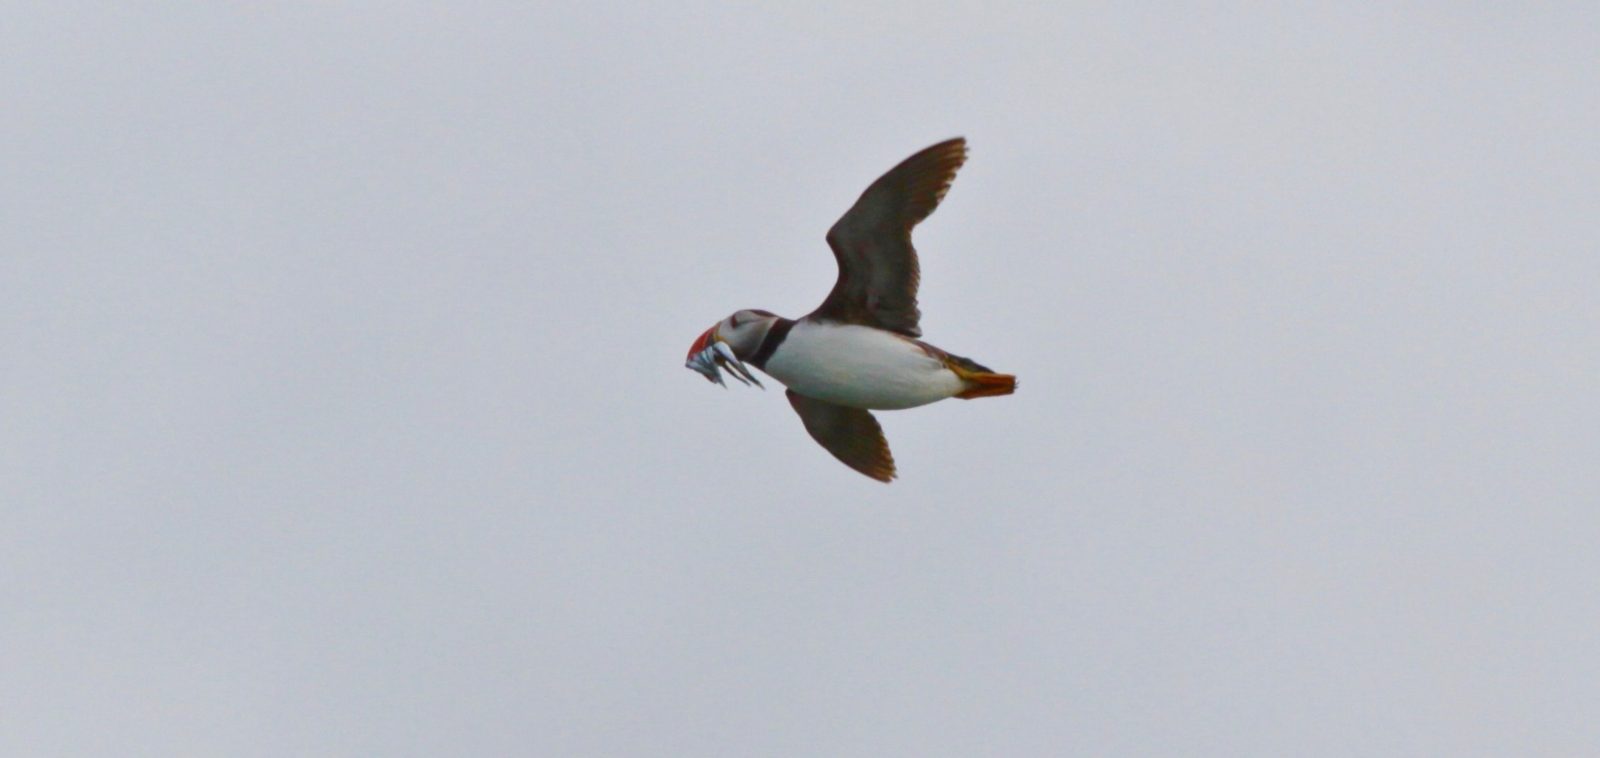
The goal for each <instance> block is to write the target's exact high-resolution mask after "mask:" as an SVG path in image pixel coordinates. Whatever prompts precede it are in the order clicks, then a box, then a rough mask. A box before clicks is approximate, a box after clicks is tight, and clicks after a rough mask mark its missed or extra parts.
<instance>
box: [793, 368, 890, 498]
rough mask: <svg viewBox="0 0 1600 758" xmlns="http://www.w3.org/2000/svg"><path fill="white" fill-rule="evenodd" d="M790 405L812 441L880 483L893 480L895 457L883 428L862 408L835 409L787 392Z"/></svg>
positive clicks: (837, 406)
mask: <svg viewBox="0 0 1600 758" xmlns="http://www.w3.org/2000/svg"><path fill="white" fill-rule="evenodd" d="M785 394H787V395H788V396H789V405H791V406H793V407H794V412H795V413H798V414H800V421H801V423H803V424H805V425H806V432H807V433H808V434H810V435H811V439H814V440H816V441H817V444H819V445H822V447H823V448H824V449H826V450H827V451H828V452H829V453H832V454H833V457H835V458H838V459H839V461H840V462H841V463H843V464H844V465H846V466H849V467H850V468H853V469H855V470H856V471H859V472H861V473H863V474H866V475H867V476H870V477H872V478H873V479H876V480H878V481H880V482H887V481H889V480H890V479H893V478H894V456H893V455H890V454H889V443H888V441H886V440H885V439H884V438H883V427H881V426H878V420H877V419H875V418H873V417H872V414H871V413H868V412H867V411H865V410H863V409H861V408H849V407H846V406H843V405H835V404H833V403H830V402H827V401H825V400H818V399H816V398H811V397H806V396H805V395H801V394H798V393H796V392H795V391H794V390H788V391H787V392H786V393H785Z"/></svg>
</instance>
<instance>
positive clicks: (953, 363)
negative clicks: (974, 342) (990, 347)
mask: <svg viewBox="0 0 1600 758" xmlns="http://www.w3.org/2000/svg"><path fill="white" fill-rule="evenodd" d="M944 365H946V366H948V367H949V368H950V370H951V371H953V372H955V375H956V376H958V377H961V381H962V383H963V384H965V385H966V386H967V388H966V389H965V390H962V391H961V392H959V393H957V394H956V397H959V398H961V399H962V400H972V399H974V398H980V397H998V396H1000V395H1009V394H1011V393H1013V392H1016V391H1017V378H1016V377H1015V376H1012V375H1011V374H996V373H995V372H994V371H992V370H990V369H989V367H988V366H984V365H982V364H979V363H978V362H977V361H974V360H972V359H970V358H962V357H961V356H959V355H952V356H950V357H949V359H947V360H946V361H945V363H944Z"/></svg>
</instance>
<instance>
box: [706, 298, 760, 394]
mask: <svg viewBox="0 0 1600 758" xmlns="http://www.w3.org/2000/svg"><path fill="white" fill-rule="evenodd" d="M777 322H778V315H777V314H775V313H770V312H768V311H762V310H756V309H754V308H746V309H744V310H742V311H737V312H735V313H734V314H733V315H732V316H729V317H727V318H725V319H723V320H721V321H718V322H717V323H716V325H715V326H712V327H711V328H710V329H707V330H706V331H705V333H704V334H701V335H700V337H699V339H696V340H695V341H694V344H693V345H690V346H689V360H688V362H686V363H684V364H683V365H684V366H686V367H688V368H690V369H693V370H695V371H698V372H700V374H701V375H703V376H704V377H705V378H706V379H707V380H708V381H712V382H716V383H717V384H722V386H724V387H726V386H727V385H726V384H723V382H722V373H721V372H720V371H718V370H717V367H719V366H720V367H722V368H725V369H727V370H728V373H730V374H733V378H735V379H738V380H739V381H741V382H744V383H745V384H754V385H756V386H757V387H761V381H760V380H758V379H756V377H755V374H752V373H750V369H749V368H747V367H746V366H745V365H744V361H746V360H748V359H749V358H750V356H752V355H755V353H756V350H757V349H758V348H760V347H761V340H763V339H765V338H766V336H767V330H769V329H771V328H772V325H773V324H775V323H777ZM763 389H765V388H764V387H763Z"/></svg>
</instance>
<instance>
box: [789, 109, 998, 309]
mask: <svg viewBox="0 0 1600 758" xmlns="http://www.w3.org/2000/svg"><path fill="white" fill-rule="evenodd" d="M966 160H967V141H966V139H965V138H962V137H956V138H955V139H952V140H946V141H944V142H940V143H939V144H937V145H934V146H933V147H930V148H927V149H925V150H923V151H922V152H920V153H917V154H916V155H913V156H911V157H910V158H907V159H905V160H904V161H902V162H901V163H900V165H898V166H895V167H894V168H892V169H890V170H889V173H887V174H884V175H883V176H881V177H879V178H878V180H877V181H875V182H873V183H872V185H871V186H869V187H867V191H866V192H863V193H861V197H860V199H858V200H856V204H855V205H853V206H851V207H850V210H848V211H846V212H845V214H844V215H843V216H841V217H840V218H839V220H838V221H837V222H835V223H834V225H833V228H832V229H829V230H828V245H829V246H830V247H832V248H833V257H834V258H836V259H838V261H839V279H838V281H836V282H835V283H834V285H833V291H832V292H829V293H828V298H827V299H826V300H823V301H822V305H821V306H819V307H818V308H817V309H816V310H815V311H813V312H812V313H811V317H812V318H819V319H826V320H830V321H841V322H844V323H849V324H861V325H864V326H873V327H877V328H879V329H887V330H889V331H892V332H899V333H901V334H904V335H906V336H908V337H920V336H922V329H921V328H919V327H918V326H917V321H918V319H920V318H921V316H922V314H921V313H920V312H919V311H918V310H917V281H918V277H919V274H918V269H917V251H916V249H915V248H913V247H912V246H911V227H913V226H916V225H917V222H919V221H921V220H923V219H925V218H927V217H928V214H930V213H933V209H934V208H937V207H938V206H939V201H940V200H943V199H944V193H945V192H947V191H948V190H949V189H950V182H951V181H953V180H954V179H955V177H956V169H959V168H961V164H962V163H965V162H966Z"/></svg>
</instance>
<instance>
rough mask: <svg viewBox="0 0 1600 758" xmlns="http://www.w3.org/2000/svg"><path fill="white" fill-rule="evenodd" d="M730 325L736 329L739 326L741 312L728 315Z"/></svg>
mask: <svg viewBox="0 0 1600 758" xmlns="http://www.w3.org/2000/svg"><path fill="white" fill-rule="evenodd" d="M728 326H731V327H733V328H735V329H738V328H739V314H737V313H735V314H733V315H732V316H729V317H728Z"/></svg>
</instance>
